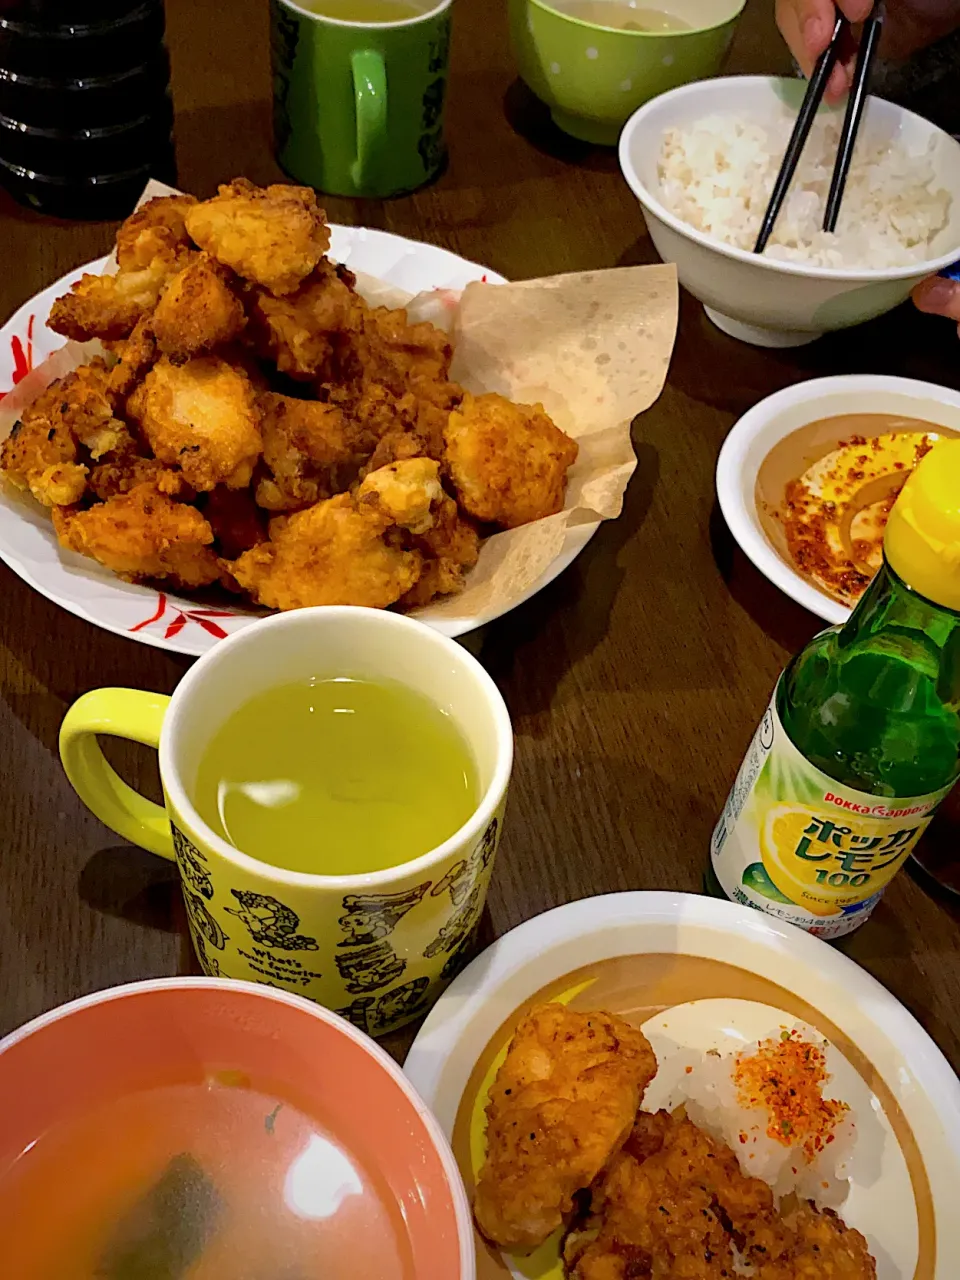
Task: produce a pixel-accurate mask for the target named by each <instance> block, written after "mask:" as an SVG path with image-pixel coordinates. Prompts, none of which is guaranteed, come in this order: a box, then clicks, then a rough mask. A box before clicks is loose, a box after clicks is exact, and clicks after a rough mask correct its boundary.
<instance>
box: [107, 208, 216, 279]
mask: <svg viewBox="0 0 960 1280" xmlns="http://www.w3.org/2000/svg"><path fill="white" fill-rule="evenodd" d="M196 203H197V200H196V197H195V196H185V195H176V196H156V197H155V198H154V199H153V200H148V201H147V202H146V203H145V204H142V205H141V206H140V208H139V209H134V211H133V213H131V215H130V217H129V218H127V219H126V220H125V221H124V222H123V223H122V224H121V226H120V229H119V231H118V232H117V263H118V265H119V267H120V270H121V271H137V270H139V269H141V268H143V267H149V265H150V264H151V262H153V261H154V259H156V258H159V257H161V256H163V255H167V256H168V257H171V258H175V257H176V256H177V254H178V253H179V252H180V251H181V250H184V249H190V248H191V247H192V246H191V244H190V237H189V236H188V235H187V225H186V221H185V219H186V215H187V211H188V210H189V209H191V208H192V207H193V206H194V205H195V204H196Z"/></svg>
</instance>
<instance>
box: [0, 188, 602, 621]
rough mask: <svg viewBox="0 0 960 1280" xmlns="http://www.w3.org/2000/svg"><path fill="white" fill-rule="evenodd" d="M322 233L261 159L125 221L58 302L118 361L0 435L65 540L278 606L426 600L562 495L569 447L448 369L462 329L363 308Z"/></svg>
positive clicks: (540, 423) (535, 418) (72, 325)
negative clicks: (241, 172) (100, 266)
mask: <svg viewBox="0 0 960 1280" xmlns="http://www.w3.org/2000/svg"><path fill="white" fill-rule="evenodd" d="M329 245H330V232H329V228H328V226H327V223H326V220H325V216H324V213H323V210H322V209H320V208H318V207H317V202H316V196H315V194H314V192H313V191H312V190H310V189H309V188H303V187H294V186H285V185H277V186H269V187H266V188H258V187H255V186H254V185H253V184H252V183H250V182H247V181H246V180H245V179H237V180H236V181H234V182H232V183H230V184H228V185H225V186H222V187H220V190H219V194H218V195H216V196H215V197H214V198H213V199H210V200H205V201H198V200H196V199H194V198H193V197H192V196H187V195H176V196H169V197H160V198H158V199H154V200H150V201H149V202H148V203H146V204H144V205H143V206H142V207H141V208H139V209H138V210H137V211H136V212H135V213H134V214H133V215H132V216H131V217H129V218H128V219H127V220H126V222H124V223H123V225H122V226H121V227H120V230H119V232H118V234H117V258H118V270H117V272H116V274H112V275H103V276H92V275H85V276H83V278H82V279H81V280H80V281H79V282H78V283H76V284H75V285H74V286H73V288H72V289H71V290H70V292H69V293H68V294H66V295H65V296H63V297H61V298H59V299H58V300H57V301H56V302H55V304H54V306H53V309H52V312H51V315H50V319H49V322H48V323H49V324H50V327H51V328H52V329H54V330H55V331H56V332H57V333H60V334H64V335H66V336H67V337H69V338H73V339H76V340H78V341H87V340H90V339H94V338H96V339H99V340H100V341H101V343H102V344H103V347H104V348H105V349H106V352H107V356H106V358H103V357H97V358H95V359H93V360H91V361H90V362H89V363H88V364H86V365H84V366H82V367H80V368H78V369H77V370H76V371H75V372H73V373H71V374H69V375H68V376H67V377H65V378H63V379H61V380H60V381H58V382H55V383H54V384H53V385H52V386H50V387H49V388H48V389H47V390H46V391H44V392H43V393H42V394H41V395H40V396H39V397H38V398H37V399H36V400H35V401H34V402H33V403H32V404H31V405H30V406H29V408H28V409H26V411H25V412H24V413H23V415H22V418H21V420H20V421H19V422H18V423H17V424H16V426H15V427H14V428H13V430H12V432H11V434H10V436H9V438H8V439H7V440H6V441H5V443H4V445H3V448H2V451H0V468H2V470H3V472H4V473H5V475H6V476H7V478H8V479H9V480H10V481H11V482H12V483H13V484H15V485H16V486H18V487H19V488H21V489H25V490H28V491H29V492H30V493H31V494H32V495H33V496H34V498H36V499H37V500H38V501H39V502H41V503H42V504H43V505H44V506H46V507H50V508H52V514H53V524H54V527H55V529H56V532H57V535H58V537H59V539H60V542H61V543H62V544H63V546H65V547H68V548H70V549H71V550H74V551H78V552H81V553H82V554H84V555H87V556H91V557H92V558H93V559H94V560H97V561H99V562H100V563H101V564H103V565H105V566H107V567H108V568H109V569H111V570H113V571H114V572H115V573H117V574H119V575H121V576H122V577H124V578H127V579H131V580H135V581H136V580H142V579H152V580H164V581H167V582H169V583H170V584H172V585H175V586H177V587H183V588H196V587H201V586H206V585H209V584H211V583H222V584H223V585H224V586H226V587H227V588H229V589H231V590H233V591H238V592H244V593H246V594H247V595H248V596H249V597H250V599H251V600H253V601H254V602H255V603H257V604H260V605H263V606H266V607H267V608H273V609H295V608H300V607H303V606H306V605H322V604H355V605H368V606H372V607H376V608H386V607H388V606H390V605H393V604H397V603H399V605H400V606H401V607H416V606H420V605H423V604H426V603H427V602H428V601H430V600H431V599H433V598H434V597H435V596H437V595H441V594H448V593H452V592H455V591H457V590H459V589H460V588H461V587H462V585H463V575H464V571H465V570H467V569H469V568H470V567H471V566H472V565H473V564H475V562H476V560H477V556H478V550H479V540H480V537H481V536H482V534H484V533H485V532H489V531H493V530H496V529H511V528H515V527H516V526H518V525H521V524H525V523H526V522H528V521H530V520H536V519H538V518H539V517H541V516H547V515H552V514H553V513H555V512H557V511H559V510H561V508H562V506H563V501H564V493H565V488H566V475H567V471H568V469H569V468H570V466H571V465H572V464H573V462H574V460H575V459H576V456H577V445H576V443H575V442H574V441H573V440H571V439H570V438H569V437H568V436H566V435H565V434H564V433H563V432H562V431H560V430H559V429H558V428H557V427H556V426H555V425H554V423H553V422H552V421H551V420H550V419H549V418H548V417H547V415H546V414H545V413H544V411H543V409H542V407H541V406H540V405H535V406H525V405H517V404H513V403H511V402H510V401H508V400H506V399H504V398H503V397H501V396H499V395H481V396H473V395H470V394H468V393H466V392H465V391H464V389H463V388H462V387H461V386H458V385H457V384H456V383H455V382H451V381H450V377H449V373H450V362H451V358H452V354H453V353H452V349H451V344H450V341H449V339H448V337H447V335H446V334H444V333H443V332H441V331H440V330H439V329H437V328H435V327H434V326H433V325H431V324H426V323H421V324H410V323H409V322H408V319H407V315H406V312H405V311H403V310H388V309H386V308H382V307H381V308H372V307H370V306H368V305H367V303H365V302H364V300H363V299H362V298H361V297H360V296H359V294H358V293H357V291H356V288H355V285H356V281H355V278H354V276H353V275H352V274H351V272H349V271H348V270H346V269H345V268H344V267H343V266H335V265H334V264H333V263H332V262H331V261H330V260H329V259H328V258H327V256H326V253H327V250H328V248H329Z"/></svg>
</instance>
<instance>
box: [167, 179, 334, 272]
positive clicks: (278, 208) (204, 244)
mask: <svg viewBox="0 0 960 1280" xmlns="http://www.w3.org/2000/svg"><path fill="white" fill-rule="evenodd" d="M186 226H187V231H188V232H189V234H190V236H191V238H192V239H193V240H194V241H195V243H196V244H198V245H199V246H200V248H201V249H206V251H207V253H210V254H212V255H213V257H215V258H216V259H217V261H218V262H222V263H223V264H224V266H227V267H230V269H231V270H232V271H235V272H236V273H237V275H238V276H241V277H242V278H243V279H244V280H250V281H252V282H254V283H255V284H260V285H263V287H264V288H265V289H268V290H269V291H270V292H271V293H276V294H284V293H292V292H293V290H294V289H296V287H297V285H298V284H299V283H300V281H301V280H303V278H304V277H305V276H308V275H309V274H310V272H311V271H312V270H313V269H314V267H315V266H316V265H317V263H318V262H319V261H320V259H321V258H322V257H323V255H324V254H325V253H326V251H327V249H328V248H329V247H330V230H329V228H328V227H327V224H326V220H325V216H324V212H323V210H322V209H320V208H318V206H317V197H316V195H315V193H314V192H313V191H312V190H311V189H310V188H309V187H293V186H286V185H283V184H276V185H273V186H269V187H257V186H254V184H253V183H252V182H248V181H247V179H246V178H236V179H235V180H234V181H233V182H230V183H226V184H225V185H223V186H221V187H220V189H219V193H218V194H217V195H216V196H214V197H213V199H212V200H205V201H203V203H202V204H195V205H193V206H192V207H191V208H190V209H188V210H187V212H186Z"/></svg>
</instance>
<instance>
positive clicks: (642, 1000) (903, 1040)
mask: <svg viewBox="0 0 960 1280" xmlns="http://www.w3.org/2000/svg"><path fill="white" fill-rule="evenodd" d="M704 856H706V854H704ZM868 927H869V926H868ZM554 999H559V1000H562V1001H563V1002H565V1003H569V1004H570V1005H571V1007H573V1008H578V1009H581V1010H590V1009H605V1010H609V1011H610V1012H613V1013H619V1014H620V1015H621V1016H623V1017H626V1018H627V1019H628V1020H629V1021H630V1022H632V1023H633V1024H634V1025H637V1026H642V1027H643V1028H644V1031H645V1033H646V1034H647V1036H648V1037H649V1039H650V1041H651V1044H652V1045H653V1047H654V1050H655V1051H656V1052H657V1053H658V1057H660V1058H665V1057H666V1056H667V1055H668V1054H669V1053H671V1052H673V1051H674V1050H676V1049H677V1048H678V1047H679V1048H681V1049H689V1050H691V1051H694V1052H703V1051H705V1050H708V1049H710V1048H712V1047H717V1048H719V1049H721V1050H726V1049H730V1048H736V1047H738V1046H739V1044H740V1043H745V1042H747V1041H749V1040H751V1039H752V1038H754V1037H757V1036H761V1035H768V1034H770V1032H771V1030H775V1029H776V1028H777V1027H778V1026H780V1025H787V1026H801V1027H804V1028H812V1029H813V1030H814V1031H815V1032H816V1033H818V1034H819V1036H821V1037H823V1038H824V1039H826V1040H827V1041H828V1042H829V1049H828V1050H827V1064H828V1068H829V1070H830V1071H831V1072H832V1074H833V1076H834V1083H835V1085H836V1090H837V1096H840V1097H843V1098H844V1100H848V1101H849V1102H850V1103H851V1105H852V1106H853V1107H854V1108H855V1110H856V1112H857V1116H858V1127H859V1126H860V1124H861V1120H860V1118H861V1117H862V1129H861V1133H860V1138H859V1139H858V1155H859V1154H860V1151H859V1143H860V1142H865V1143H866V1147H867V1149H866V1151H865V1152H863V1154H864V1155H865V1156H866V1159H865V1160H863V1161H862V1162H860V1164H859V1170H858V1171H855V1172H854V1178H853V1181H852V1183H851V1186H850V1188H849V1191H848V1194H847V1197H846V1199H845V1201H844V1203H843V1204H842V1205H841V1206H840V1207H839V1212H840V1214H841V1216H842V1217H843V1218H844V1221H846V1222H847V1223H848V1225H850V1226H853V1227H856V1228H857V1229H858V1230H860V1231H862V1232H863V1234H864V1235H865V1236H866V1237H867V1242H868V1244H869V1246H870V1248H871V1251H872V1252H873V1253H874V1254H875V1256H876V1259H877V1277H878V1280H955V1277H956V1274H957V1259H958V1258H960V1217H958V1215H957V1212H956V1187H957V1181H958V1179H960V1082H958V1080H957V1077H956V1076H955V1075H954V1073H953V1071H952V1070H951V1069H950V1066H949V1064H948V1063H947V1061H946V1060H945V1059H944V1057H943V1055H942V1054H941V1053H940V1051H939V1050H938V1049H937V1047H936V1046H935V1045H934V1043H933V1041H932V1040H931V1039H930V1037H929V1036H928V1035H927V1033H926V1032H925V1031H924V1030H923V1029H922V1027H921V1026H920V1025H919V1023H917V1022H916V1020H915V1019H914V1018H913V1017H912V1016H911V1015H910V1014H909V1013H908V1012H907V1011H906V1009H904V1008H903V1006H902V1005H901V1004H899V1003H898V1001H897V1000H895V999H894V997H893V996H892V995H890V993H889V992H888V991H886V990H884V988H883V987H882V986H881V985H880V984H879V983H878V982H877V981H876V980H875V979H874V978H872V977H871V976H870V975H869V974H868V973H865V972H864V970H862V969H861V968H860V967H859V966H858V965H856V964H855V963H854V962H853V961H852V960H850V959H848V958H847V957H846V956H844V955H843V954H841V953H840V952H839V951H836V950H835V949H834V948H832V947H830V946H829V945H828V944H827V943H825V942H822V941H820V939H818V938H814V937H812V936H811V935H810V934H807V933H804V932H803V931H802V930H801V929H795V928H794V927H793V926H792V925H789V924H783V923H782V922H781V921H779V920H775V919H773V918H772V917H771V916H765V915H762V914H761V913H760V912H757V911H753V910H751V909H750V908H749V907H742V906H739V905H738V904H736V903H732V902H720V901H717V900H715V899H712V898H704V897H697V896H694V895H692V894H677V893H616V894H610V895H608V896H606V897H597V898H587V899H585V900H584V901H581V902H572V903H569V904H567V905H566V906H563V907H558V908H556V910H554V911H548V912H546V913H545V914H543V915H540V916H537V917H535V918H534V919H533V920H528V921H527V922H526V923H525V924H522V925H520V926H519V927H518V928H516V929H513V930H512V931H511V932H510V933H508V934H505V935H504V937H502V938H500V939H499V940H498V941H497V942H495V943H494V944H493V945H492V946H491V947H489V948H488V949H487V950H486V951H484V952H483V954H482V955H480V956H478V957H477V959H476V960H474V961H473V963H472V964H470V965H469V966H468V967H467V968H466V969H465V970H464V972H463V973H462V974H461V975H460V976H459V977H458V978H457V979H456V980H455V981H454V982H453V983H452V984H451V986H450V987H449V988H448V990H447V991H446V992H445V993H444V994H443V995H442V996H441V997H440V1000H439V1001H438V1003H437V1004H436V1005H435V1006H434V1008H433V1010H432V1011H431V1013H430V1014H429V1016H428V1017H427V1020H426V1022H425V1023H424V1025H423V1027H422V1029H421V1031H420V1034H419V1035H418V1036H417V1038H416V1040H415V1041H414V1043H413V1047H412V1048H411V1050H410V1053H409V1055H408V1057H407V1060H406V1063H405V1066H404V1071H405V1072H406V1074H407V1076H408V1077H409V1079H410V1080H411V1081H412V1083H413V1085H414V1087H415V1088H416V1089H417V1091H418V1092H419V1094H420V1096H421V1097H422V1098H423V1099H424V1101H425V1102H426V1103H427V1105H428V1106H429V1107H430V1108H431V1110H432V1111H433V1113H434V1115H435V1116H436V1117H437V1119H438V1120H439V1122H440V1125H441V1127H442V1128H443V1130H444V1132H445V1133H446V1134H447V1136H448V1137H449V1138H450V1140H451V1144H452V1146H453V1151H454V1155H455V1157H456V1159H457V1163H458V1165H459V1167H460V1172H461V1174H462V1176H463V1179H464V1183H465V1184H466V1187H467V1191H468V1193H472V1189H473V1186H474V1184H475V1180H476V1167H477V1166H478V1165H479V1161H480V1159H482V1152H483V1141H484V1139H483V1132H484V1121H483V1107H484V1105H485V1102H486V1096H487V1090H488V1088H489V1084H490V1082H491V1080H492V1078H493V1075H494V1074H495V1071H496V1069H497V1065H498V1063H499V1061H501V1060H502V1055H503V1053H504V1052H505V1049H506V1046H507V1044H508V1043H509V1040H510V1038H511V1036H512V1034H513V1031H514V1029H515V1028H516V1025H517V1022H518V1021H519V1019H520V1017H521V1016H522V1014H523V1013H524V1012H525V1011H526V1009H528V1008H529V1007H530V1006H531V1005H533V1004H537V1003H540V1002H542V1001H545V1000H554ZM668 1084H669V1082H667V1081H656V1080H655V1081H654V1082H653V1084H651V1086H650V1089H649V1090H648V1094H649V1098H650V1103H649V1105H651V1106H659V1105H662V1104H665V1103H668V1102H669V1090H668V1089H666V1088H664V1086H665V1085H668ZM644 1105H645V1106H647V1100H646V1099H645V1101H644ZM476 1242H477V1280H507V1277H509V1276H513V1277H514V1280H520V1278H521V1277H523V1278H525V1280H562V1275H563V1270H562V1267H561V1264H560V1262H559V1256H558V1246H557V1241H556V1239H555V1238H553V1239H552V1240H551V1242H550V1247H549V1250H548V1248H547V1246H544V1248H543V1249H542V1250H538V1251H537V1252H536V1253H535V1254H532V1255H530V1257H528V1258H526V1259H523V1258H512V1257H511V1258H509V1259H508V1258H506V1257H505V1256H503V1255H501V1254H499V1253H498V1252H497V1251H495V1250H494V1249H492V1248H491V1247H490V1246H488V1245H486V1244H485V1243H484V1241H483V1240H482V1238H481V1237H480V1236H479V1235H477V1237H476ZM550 1250H552V1254H551V1253H550Z"/></svg>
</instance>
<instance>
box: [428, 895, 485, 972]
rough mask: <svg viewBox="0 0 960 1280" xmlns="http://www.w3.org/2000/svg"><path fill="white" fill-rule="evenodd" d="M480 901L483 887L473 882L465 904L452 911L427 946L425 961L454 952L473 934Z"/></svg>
mask: <svg viewBox="0 0 960 1280" xmlns="http://www.w3.org/2000/svg"><path fill="white" fill-rule="evenodd" d="M482 900H483V886H482V885H481V884H479V883H478V882H474V885H473V888H472V889H471V890H470V896H469V897H468V898H467V900H466V902H465V903H464V904H463V906H462V907H458V908H457V910H456V911H454V913H453V915H452V916H451V917H450V919H449V920H448V921H447V923H446V924H445V925H443V926H442V928H441V929H440V932H439V933H438V934H437V936H436V937H435V938H434V939H433V941H432V942H431V943H429V944H428V945H427V947H426V949H425V951H424V953H423V958H424V959H425V960H432V959H433V957H434V956H435V955H439V954H440V953H441V952H444V951H455V950H456V948H457V947H459V945H460V943H461V942H462V941H463V940H464V938H465V937H467V936H468V935H469V934H471V933H472V932H473V929H474V926H475V925H476V924H477V922H478V920H479V919H480V911H481V904H482Z"/></svg>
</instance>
